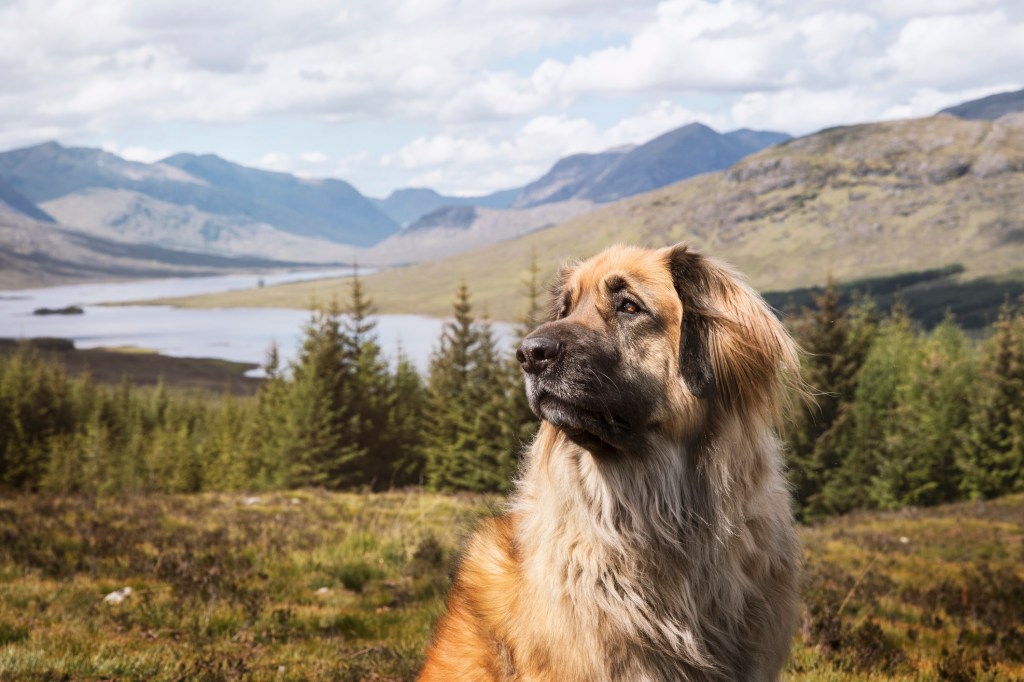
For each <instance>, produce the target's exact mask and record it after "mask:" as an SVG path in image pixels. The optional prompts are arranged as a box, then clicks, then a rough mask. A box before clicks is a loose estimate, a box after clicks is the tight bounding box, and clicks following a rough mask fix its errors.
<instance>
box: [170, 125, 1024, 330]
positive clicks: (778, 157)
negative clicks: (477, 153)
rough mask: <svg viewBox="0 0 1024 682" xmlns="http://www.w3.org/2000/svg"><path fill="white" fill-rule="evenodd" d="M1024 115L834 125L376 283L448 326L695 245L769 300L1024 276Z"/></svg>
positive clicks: (214, 299)
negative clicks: (577, 275)
mask: <svg viewBox="0 0 1024 682" xmlns="http://www.w3.org/2000/svg"><path fill="white" fill-rule="evenodd" d="M1021 205H1024V116H1018V117H1005V118H1003V119H1001V120H999V121H994V122H993V121H966V120H961V119H958V118H955V117H952V116H935V117H932V118H925V119H913V120H906V121H895V122H889V123H876V124H868V125H860V126H852V127H845V128H835V129H830V130H826V131H822V132H820V133H816V134H814V135H810V136H807V137H804V138H800V139H797V140H792V141H790V142H787V143H785V144H782V145H778V146H776V147H771V148H769V149H766V150H764V151H762V152H760V153H758V154H755V155H753V156H751V157H748V158H747V159H745V160H743V161H741V162H740V163H738V164H736V165H735V166H733V167H732V168H731V169H729V170H727V171H724V172H721V173H713V174H707V175H703V176H699V177H697V178H693V179H690V180H687V181H684V182H681V183H678V184H675V185H672V186H670V187H666V188H663V189H660V190H657V191H654V192H650V193H648V194H643V195H640V196H637V197H633V198H630V199H626V200H624V201H620V202H617V203H615V204H611V205H609V206H607V207H604V208H602V209H600V210H597V211H594V212H592V213H589V214H586V215H584V216H581V217H579V218H576V219H573V220H571V221H569V222H567V223H564V224H562V225H558V226H556V227H553V228H550V229H546V230H542V231H538V232H535V233H532V234H529V235H527V236H525V237H522V238H519V239H516V240H514V241H510V242H506V243H502V244H498V245H496V246H493V247H489V248H486V249H482V250H479V251H474V252H471V253H466V254H461V255H458V256H454V257H451V258H446V259H444V260H441V261H436V262H432V263H424V264H420V265H416V266H410V267H407V268H401V269H395V270H388V271H385V272H380V273H377V274H375V275H372V276H369V277H367V281H366V285H367V289H368V290H369V292H370V294H371V295H372V296H373V298H374V301H375V302H376V304H377V306H378V308H379V309H380V311H381V312H419V313H425V314H430V315H446V314H448V311H449V307H450V300H451V295H452V292H453V291H454V289H455V287H456V286H457V284H458V283H459V281H460V280H465V281H466V282H467V283H469V285H470V287H471V289H472V291H473V294H474V298H475V300H476V303H477V305H478V306H479V309H482V310H486V311H487V312H488V313H489V314H490V315H491V316H492V317H493V318H496V319H514V318H515V317H516V316H517V315H519V314H520V311H521V308H522V306H523V303H522V297H521V294H520V292H521V290H522V287H521V280H522V278H523V277H524V274H525V272H526V270H527V268H528V266H529V264H530V261H531V259H532V258H534V257H535V258H536V259H537V261H538V263H539V265H540V266H541V268H542V270H543V272H545V273H550V272H553V271H554V269H555V268H556V267H557V266H558V265H559V264H560V263H562V262H564V261H566V260H568V259H571V258H578V257H585V256H587V255H589V254H592V253H594V252H596V251H599V250H601V249H602V248H604V247H606V246H608V245H610V244H614V243H617V242H630V243H638V244H645V245H650V246H662V245H665V244H671V243H673V242H677V241H687V242H689V243H691V244H693V245H694V246H696V247H699V248H701V249H703V250H704V251H705V252H707V253H709V254H712V255H714V256H717V257H719V258H721V259H723V260H726V261H729V262H731V263H733V264H734V265H735V266H737V267H738V268H739V269H740V270H742V271H743V272H745V273H747V275H748V276H749V277H750V279H751V280H752V282H753V284H754V285H755V286H756V287H758V288H759V289H761V290H763V291H786V290H790V289H795V288H800V287H807V286H813V285H820V284H822V283H824V282H825V280H826V278H827V277H828V275H829V274H831V275H832V276H834V277H836V278H837V279H839V280H840V281H845V280H855V279H865V278H877V277H887V276H892V275H897V274H900V273H905V272H911V271H922V270H929V269H934V268H944V267H948V266H951V265H954V264H956V265H958V266H962V268H963V270H962V272H960V273H959V274H957V275H956V281H957V282H971V281H973V280H976V279H978V278H985V277H987V278H993V277H997V278H1007V277H1009V278H1010V279H1020V278H1022V277H1024V265H1022V264H1024V218H1022V217H1021V214H1020V210H1019V207H1020V206H1021ZM344 291H345V284H344V282H343V281H340V280H339V281H321V282H311V283H302V284H293V285H287V286H282V287H268V288H266V289H262V290H259V291H251V292H233V293H229V294H220V295H215V296H209V297H198V298H194V299H182V300H175V301H173V302H174V303H177V304H179V305H194V306H204V307H205V306H289V307H305V306H308V305H309V303H310V301H312V300H319V301H325V300H328V299H329V298H330V297H331V296H332V295H334V294H338V295H341V296H342V297H343V296H344Z"/></svg>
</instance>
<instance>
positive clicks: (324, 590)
mask: <svg viewBox="0 0 1024 682" xmlns="http://www.w3.org/2000/svg"><path fill="white" fill-rule="evenodd" d="M330 591H331V588H329V587H321V588H319V589H317V591H316V593H317V594H329V593H330Z"/></svg>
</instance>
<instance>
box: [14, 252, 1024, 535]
mask: <svg viewBox="0 0 1024 682" xmlns="http://www.w3.org/2000/svg"><path fill="white" fill-rule="evenodd" d="M524 284H525V298H526V302H527V310H526V312H525V313H524V315H523V318H522V320H521V321H520V324H519V326H518V328H517V330H516V331H517V336H522V335H525V334H527V333H529V331H531V330H532V329H533V328H534V327H535V325H536V324H537V323H538V321H539V319H540V314H539V310H540V305H539V301H540V286H539V282H538V270H537V268H536V266H532V267H531V269H530V275H529V278H528V279H527V280H526V281H525V282H524ZM372 315H373V306H372V303H371V301H370V300H369V299H368V298H367V296H366V293H365V291H364V289H363V286H362V282H361V280H360V279H359V277H358V276H356V277H353V278H352V280H351V287H350V291H349V296H348V299H347V300H346V301H345V302H344V304H339V303H337V302H334V303H332V304H330V305H328V306H326V307H324V308H322V309H319V310H316V311H315V312H313V313H312V314H311V317H310V319H309V320H308V322H307V323H306V325H305V329H304V334H303V343H302V346H301V349H300V351H299V353H298V356H297V358H296V359H295V360H294V361H293V362H291V363H289V365H288V366H287V367H285V366H282V364H281V362H280V359H279V358H278V356H277V352H276V350H275V349H271V351H270V353H269V354H268V359H267V362H266V364H265V370H266V374H267V378H266V380H265V381H264V382H263V385H262V386H261V388H260V390H259V392H258V394H257V395H256V396H255V397H250V398H238V397H232V396H230V395H225V396H224V397H213V396H210V395H208V394H203V393H198V392H187V391H183V390H181V389H175V390H172V389H169V388H167V387H165V386H162V385H160V386H157V387H156V388H155V389H153V388H150V389H145V388H138V387H135V386H132V385H130V384H128V383H127V382H122V383H121V384H120V385H117V386H110V385H103V384H98V383H96V382H94V381H93V380H91V379H90V378H88V377H87V376H82V377H72V376H70V375H69V374H68V373H67V372H65V371H64V369H63V368H62V367H61V366H59V365H56V364H50V363H47V362H44V361H42V360H41V359H40V358H39V357H38V356H37V355H36V354H35V353H34V352H33V351H32V350H31V349H30V348H28V347H27V346H26V347H23V348H22V349H21V350H19V351H18V352H17V353H15V354H13V355H9V356H7V357H5V358H2V359H0V486H2V487H6V488H13V489H22V490H30V491H51V492H59V493H87V494H132V493H147V492H194V491H204V490H227V491H231V490H237V491H243V490H244V491H259V490H268V489H281V488H293V487H304V486H319V487H325V488H330V489H384V488H390V487H396V486H406V485H423V486H426V487H429V488H431V489H434V490H441V491H456V490H469V491H479V492H484V491H490V492H504V491H505V490H507V489H508V487H509V486H510V484H511V481H512V479H513V478H514V475H515V472H516V469H517V467H518V464H519V459H520V455H521V452H522V450H523V448H524V447H525V445H526V444H527V443H528V442H529V441H530V439H531V438H532V436H533V433H534V432H535V430H536V425H537V422H536V419H535V418H534V416H533V415H532V413H531V412H530V409H529V406H528V405H527V403H526V398H525V395H524V391H523V386H522V378H521V374H520V370H519V367H518V364H517V363H516V361H515V360H514V356H513V353H512V351H513V349H512V348H502V347H500V346H499V343H498V341H497V339H496V336H495V334H494V331H493V329H492V327H491V325H490V324H489V323H488V322H487V320H486V319H481V318H479V317H477V316H475V315H474V313H473V307H472V303H471V295H470V291H469V289H468V287H467V286H466V285H465V284H463V285H462V286H460V287H459V289H458V291H457V292H456V293H455V297H454V301H453V317H452V319H451V320H450V321H449V322H447V323H446V324H445V325H444V328H443V331H442V334H441V337H440V339H438V343H437V346H436V348H435V351H434V353H433V355H432V357H431V361H430V367H429V372H428V373H427V374H426V376H421V375H420V373H419V372H418V371H417V370H416V368H415V367H414V366H413V365H412V363H411V362H410V361H409V359H408V357H407V356H405V355H404V353H402V352H401V350H400V349H399V352H398V354H397V358H396V359H395V360H394V361H393V362H388V361H387V360H386V359H385V357H384V354H383V352H382V349H381V347H380V345H379V344H378V341H377V337H376V334H375V326H374V321H373V316H372ZM787 323H788V325H789V326H790V329H791V331H792V332H793V334H794V336H795V337H796V339H797V341H798V342H799V343H800V345H801V346H802V347H803V349H804V350H805V355H804V358H803V370H802V371H803V372H804V376H803V379H804V381H805V382H806V384H807V385H809V386H811V387H813V389H814V399H813V400H811V401H806V402H800V403H798V408H797V409H796V410H795V413H794V414H793V416H792V419H791V421H790V423H789V424H788V428H787V430H786V444H787V457H788V468H789V475H790V479H791V484H792V488H793V492H794V497H795V499H796V504H797V510H798V514H799V515H800V516H801V517H802V518H803V519H805V520H814V519H817V518H821V517H825V516H829V515H834V514H842V513H844V512H847V511H850V510H852V509H859V508H896V507H902V506H906V505H918V506H923V505H932V504H938V503H942V502H948V501H953V500H960V499H973V498H987V497H993V496H996V495H1001V494H1005V493H1008V492H1013V491H1019V490H1024V310H1022V307H1021V306H1020V305H1018V306H1013V305H1011V304H1010V303H1009V302H1007V303H1006V304H1005V305H1004V306H1003V308H1002V310H1001V312H1000V314H999V317H998V319H997V320H996V321H995V322H994V323H993V324H992V325H991V326H990V327H989V329H988V330H987V331H986V334H985V335H984V337H983V338H981V339H980V340H975V339H972V338H971V337H969V336H968V335H967V334H966V333H965V332H964V331H963V330H962V329H961V328H960V327H959V326H958V325H957V323H956V322H955V320H954V319H953V318H952V316H947V318H946V319H945V320H944V321H943V322H942V323H941V324H939V325H938V326H937V327H935V328H934V329H932V330H930V331H924V330H921V329H918V328H916V327H915V325H914V323H913V321H912V320H911V319H910V318H909V316H908V315H907V313H906V311H905V310H904V309H903V307H901V306H900V305H899V304H897V305H895V306H894V307H893V309H892V310H891V311H889V312H887V313H885V314H883V313H882V312H881V311H879V310H878V308H877V307H876V306H875V305H874V304H873V303H872V301H871V300H870V299H868V298H860V299H858V300H857V301H855V302H854V303H853V304H852V305H849V306H847V307H845V308H844V307H842V306H840V297H839V294H838V290H837V288H836V286H835V285H834V284H832V285H830V286H829V287H828V288H826V289H825V291H824V293H822V294H821V295H819V296H817V297H816V298H815V299H814V301H813V303H812V304H811V305H808V306H805V307H803V308H802V310H801V311H799V312H792V311H791V312H790V314H789V315H787Z"/></svg>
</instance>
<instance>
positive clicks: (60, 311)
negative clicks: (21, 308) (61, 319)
mask: <svg viewBox="0 0 1024 682" xmlns="http://www.w3.org/2000/svg"><path fill="white" fill-rule="evenodd" d="M32 314H33V315H84V314H85V311H84V310H82V306H80V305H69V306H66V307H64V308H36V309H35V310H33V311H32Z"/></svg>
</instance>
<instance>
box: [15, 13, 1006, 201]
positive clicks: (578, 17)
mask: <svg viewBox="0 0 1024 682" xmlns="http://www.w3.org/2000/svg"><path fill="white" fill-rule="evenodd" d="M1021 45H1024V4H1021V3H1019V2H1014V1H1013V0H867V1H866V2H857V1H855V0H834V2H824V1H823V0H792V1H791V2H779V0H663V1H661V2H656V1H653V0H644V1H642V2H641V1H637V2H630V3H624V2H621V0H479V1H476V2H465V1H463V0H346V1H344V2H342V1H341V0H336V1H335V2H325V1H324V0H293V1H292V2H289V3H275V2H272V1H271V0H251V1H250V2H248V3H239V2H220V3H217V2H214V3H211V2H206V1H205V0H147V2H135V3H132V2H125V1H124V0H94V1H93V2H90V3H86V4H83V3H75V2H71V0H33V1H32V2H14V3H11V2H7V3H4V2H2V0H0V83H2V84H3V87H2V88H0V147H2V148H10V147H13V146H20V145H24V144H31V143H35V142H40V141H43V140H46V139H53V138H57V139H60V140H62V141H65V142H69V143H83V142H88V143H91V144H97V143H100V142H104V141H111V143H112V144H114V145H117V144H120V145H121V147H122V148H123V149H122V152H123V153H125V154H135V155H136V158H139V159H146V158H152V156H151V155H152V154H157V153H159V152H157V151H155V150H145V149H144V148H141V147H140V148H138V149H135V150H132V148H131V147H128V146H126V144H125V142H124V139H122V138H121V135H122V132H121V131H124V130H128V129H130V128H132V127H133V126H135V127H136V128H146V127H147V126H148V127H149V128H150V129H151V128H153V127H157V126H164V125H167V126H171V125H173V126H174V127H173V128H170V129H172V130H175V131H182V135H186V134H187V133H188V132H189V131H192V132H194V133H195V137H194V138H191V139H190V138H187V137H183V138H182V140H181V142H180V144H178V145H176V149H175V150H174V151H177V150H179V149H189V148H209V147H210V144H209V140H210V139H211V135H210V131H211V129H213V128H214V127H215V126H223V125H224V124H232V125H234V124H240V123H241V124H245V125H256V124H259V123H261V122H280V121H294V122H295V126H296V127H302V126H304V125H306V124H307V123H308V122H310V121H312V122H314V123H315V124H316V125H324V126H325V127H326V126H327V125H328V124H330V125H333V128H330V130H332V131H333V134H334V135H335V138H331V136H330V135H329V136H327V137H326V138H325V139H323V140H321V139H312V138H309V137H308V136H307V137H306V138H303V139H301V140H297V139H296V140H287V139H281V138H279V137H277V136H266V137H263V138H261V137H260V136H253V137H252V139H251V141H249V142H248V143H247V144H249V145H250V147H249V149H248V150H245V151H241V152H240V151H238V149H237V148H234V149H232V151H231V154H229V155H230V156H233V157H239V158H249V159H258V160H259V161H258V163H259V164H260V165H261V167H265V168H274V169H276V170H287V171H289V172H296V173H300V174H306V175H309V174H325V173H327V172H338V173H340V172H342V171H345V172H351V173H353V174H354V175H353V176H351V177H347V178H346V179H350V180H353V181H355V182H356V184H357V185H359V184H361V183H362V182H363V181H364V180H365V181H366V182H370V183H371V184H372V185H373V186H374V187H375V188H382V187H386V188H391V187H394V186H398V185H403V184H408V183H409V182H411V181H412V180H413V179H417V178H419V179H423V180H425V179H428V174H430V175H429V177H430V178H437V177H440V178H442V179H443V181H444V182H445V183H446V187H445V189H446V190H447V191H452V190H454V189H460V188H468V187H474V188H480V187H482V186H484V185H488V184H490V186H489V187H487V188H488V189H494V188H496V187H499V186H501V185H496V184H494V183H512V184H515V183H516V182H518V178H521V177H523V176H525V175H526V174H527V173H533V172H535V171H537V169H540V172H543V171H544V170H546V168H547V166H549V165H550V163H552V162H553V161H554V160H555V159H556V158H557V157H558V156H559V155H563V154H565V153H572V152H574V151H597V150H599V149H603V148H606V147H609V146H614V145H618V144H623V143H630V142H634V143H635V142H639V141H643V140H645V139H650V138H651V137H653V136H655V135H657V134H659V133H661V132H665V131H666V130H668V129H671V128H674V127H677V126H678V125H682V124H684V123H687V122H689V121H692V120H700V121H703V122H705V123H709V124H710V125H712V126H713V127H715V128H717V129H720V130H727V129H730V128H733V127H737V126H740V125H742V126H749V127H754V128H761V129H766V128H769V129H770V128H774V129H781V130H785V131H788V132H795V133H799V132H808V131H810V130H813V129H816V128H819V127H822V126H828V125H835V124H839V123H851V122H855V121H864V120H879V119H884V118H892V117H897V116H908V115H920V114H927V113H932V111H933V110H934V109H935V108H941V107H943V106H947V105H949V104H951V103H954V102H957V101H961V100H960V99H958V98H962V97H963V96H964V93H978V92H982V93H985V94H988V93H990V92H992V91H995V90H997V89H1000V88H1015V87H1020V86H1021V85H1024V80H1022V77H1021V76H1020V57H1021V47H1020V46H1021ZM606 107H607V109H605V108H606ZM607 110H611V111H628V112H630V113H628V114H627V115H626V118H624V119H622V120H621V121H618V122H616V121H614V120H612V118H611V116H610V115H609V114H607V113H606V111H607ZM595 121H600V124H598V123H595ZM353 122H355V123H358V124H359V127H357V128H350V127H349V125H348V124H350V123H353ZM268 125H269V124H268ZM218 129H222V128H218ZM367 130H372V132H371V133H370V135H372V136H374V137H375V140H374V143H375V144H374V145H372V146H371V145H369V144H364V143H363V141H362V140H361V139H359V136H361V135H366V134H367V133H366V131H367ZM197 131H198V132H197ZM353 131H355V132H353ZM394 131H399V132H394ZM131 139H132V142H133V143H134V142H136V141H138V142H140V143H141V144H145V140H144V139H143V140H140V139H139V136H138V135H137V134H133V135H132V138H131ZM159 139H160V142H159V143H154V144H160V145H161V146H163V145H166V144H168V143H167V142H166V141H165V140H167V137H166V136H165V135H161V136H160V138H159ZM237 146H239V145H236V147H237ZM367 150H368V151H367ZM388 150H391V151H388ZM212 151H217V152H221V153H224V152H223V150H218V149H213V150H212ZM385 152H386V153H385ZM360 154H361V155H362V156H360ZM319 155H322V157H321V156H319ZM449 166H450V167H449ZM455 166H459V168H456V167H455ZM332 169H333V170H332ZM527 179H532V178H527Z"/></svg>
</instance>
